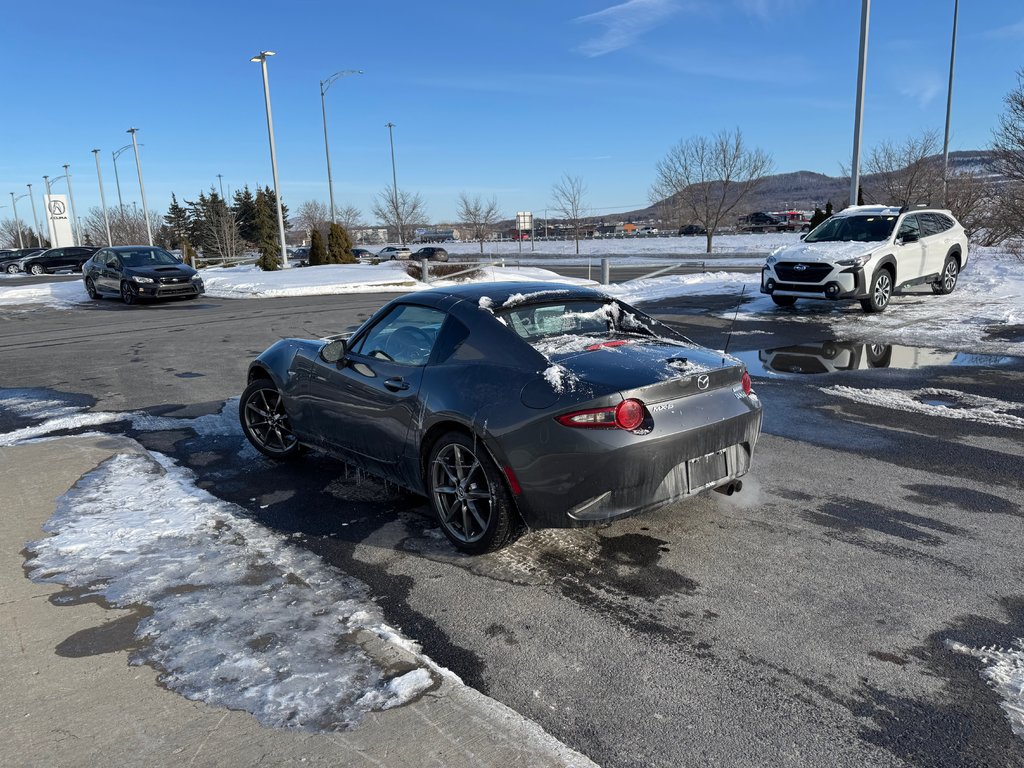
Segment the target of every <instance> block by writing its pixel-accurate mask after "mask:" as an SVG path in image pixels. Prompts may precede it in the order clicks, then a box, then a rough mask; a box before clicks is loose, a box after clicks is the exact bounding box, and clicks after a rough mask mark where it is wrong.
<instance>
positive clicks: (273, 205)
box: [263, 187, 292, 231]
mask: <svg viewBox="0 0 1024 768" xmlns="http://www.w3.org/2000/svg"><path fill="white" fill-rule="evenodd" d="M263 194H264V196H265V197H266V198H267V201H268V203H269V205H270V210H271V212H273V214H274V218H275V219H276V218H277V195H275V194H274V190H272V189H271V188H270V187H264V188H263ZM281 215H282V216H283V217H284V228H285V230H286V231H287V230H289V229H291V228H292V223H291V222H290V221H288V206H287V205H285V204H284V202H283V201H282V202H281Z"/></svg>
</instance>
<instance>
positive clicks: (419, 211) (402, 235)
mask: <svg viewBox="0 0 1024 768" xmlns="http://www.w3.org/2000/svg"><path fill="white" fill-rule="evenodd" d="M372 210H373V215H374V216H376V217H377V218H378V219H379V220H380V221H381V222H382V223H383V224H384V225H385V226H386V227H387V228H388V229H389V230H393V231H394V232H395V233H396V235H397V239H398V242H399V243H407V242H409V241H410V240H411V239H412V234H413V230H414V229H416V227H419V226H422V225H423V224H425V223H426V219H427V215H426V208H425V207H424V204H423V198H422V197H420V195H419V193H418V192H406V191H405V190H404V189H400V190H398V194H397V195H396V194H395V192H394V190H393V189H392V188H391V187H385V188H384V190H383V191H382V192H378V193H377V195H376V197H375V198H374V201H373V209H372Z"/></svg>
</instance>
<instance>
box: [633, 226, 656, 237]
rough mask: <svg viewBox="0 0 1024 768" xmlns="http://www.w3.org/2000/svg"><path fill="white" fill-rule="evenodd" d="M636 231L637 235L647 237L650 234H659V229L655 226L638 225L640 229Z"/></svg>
mask: <svg viewBox="0 0 1024 768" xmlns="http://www.w3.org/2000/svg"><path fill="white" fill-rule="evenodd" d="M636 233H637V234H638V235H647V236H648V237H650V236H651V235H657V234H660V231H659V230H658V228H657V227H640V229H638V230H637V231H636Z"/></svg>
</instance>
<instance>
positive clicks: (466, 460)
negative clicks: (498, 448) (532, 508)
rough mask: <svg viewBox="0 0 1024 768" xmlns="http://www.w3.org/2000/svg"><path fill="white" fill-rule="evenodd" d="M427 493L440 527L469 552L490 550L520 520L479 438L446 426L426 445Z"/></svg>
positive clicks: (515, 529) (505, 541)
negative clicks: (449, 430)
mask: <svg viewBox="0 0 1024 768" xmlns="http://www.w3.org/2000/svg"><path fill="white" fill-rule="evenodd" d="M426 480H427V483H426V485H427V496H428V498H429V500H430V506H431V508H432V509H433V510H434V514H435V515H436V516H437V520H438V522H439V523H440V525H441V530H442V531H443V532H444V535H445V536H447V537H448V540H449V541H451V543H452V544H453V545H455V547H456V548H457V549H459V550H461V551H462V552H465V553H466V554H469V555H481V554H484V553H486V552H494V551H496V550H498V549H501V548H502V547H504V546H505V545H506V544H508V543H509V542H510V541H512V540H513V539H514V538H515V536H516V535H517V533H518V532H519V531H520V530H521V528H522V524H521V522H520V520H519V513H518V511H517V510H516V507H515V502H514V501H513V499H512V494H511V493H510V491H509V489H508V486H507V484H506V480H505V477H504V476H503V475H502V474H501V471H500V470H499V469H498V467H497V465H496V464H495V463H494V461H493V459H491V457H490V455H489V453H488V452H487V449H486V448H485V447H484V445H483V443H481V442H480V441H479V440H475V439H473V438H471V437H469V436H468V435H466V434H463V433H462V432H448V433H446V434H444V435H442V436H441V438H440V439H439V440H437V442H435V443H434V445H433V446H432V447H431V449H430V455H429V456H428V458H427V463H426Z"/></svg>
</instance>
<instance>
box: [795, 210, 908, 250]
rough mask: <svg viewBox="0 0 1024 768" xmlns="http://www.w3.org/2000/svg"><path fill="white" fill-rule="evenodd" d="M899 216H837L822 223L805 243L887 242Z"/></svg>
mask: <svg viewBox="0 0 1024 768" xmlns="http://www.w3.org/2000/svg"><path fill="white" fill-rule="evenodd" d="M897 218H899V217H898V216H894V215H888V216H836V217H833V218H831V219H829V220H828V221H824V222H822V223H821V225H820V226H819V227H817V228H816V229H815V230H814V231H813V232H811V233H810V234H809V235H807V237H806V238H804V242H805V243H849V242H856V243H876V242H879V241H881V240H887V239H888V238H889V235H891V234H892V230H893V227H895V226H896V219H897Z"/></svg>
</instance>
